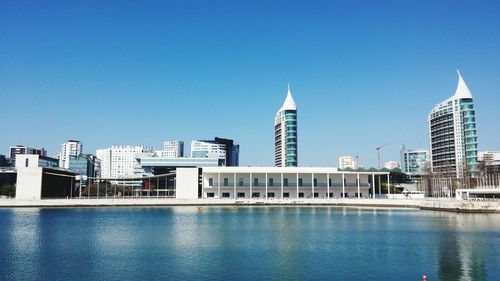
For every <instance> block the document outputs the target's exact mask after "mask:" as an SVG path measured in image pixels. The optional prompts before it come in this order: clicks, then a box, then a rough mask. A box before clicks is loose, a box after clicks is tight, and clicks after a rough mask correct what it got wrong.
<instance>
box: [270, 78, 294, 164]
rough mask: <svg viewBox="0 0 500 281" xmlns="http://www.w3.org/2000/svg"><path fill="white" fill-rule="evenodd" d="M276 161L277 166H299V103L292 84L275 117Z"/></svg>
mask: <svg viewBox="0 0 500 281" xmlns="http://www.w3.org/2000/svg"><path fill="white" fill-rule="evenodd" d="M274 163H275V166H277V167H297V165H298V153H297V105H296V104H295V101H294V100H293V97H292V92H291V91H290V85H288V94H287V96H286V99H285V102H284V103H283V106H282V107H281V108H280V110H278V112H277V113H276V117H275V119H274Z"/></svg>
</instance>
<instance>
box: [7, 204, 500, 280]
mask: <svg viewBox="0 0 500 281" xmlns="http://www.w3.org/2000/svg"><path fill="white" fill-rule="evenodd" d="M0 239H1V240H0V280H200V279H211V280H257V279H258V280H288V279H289V280H421V276H422V275H423V274H426V275H427V276H428V280H500V257H499V254H500V215H497V214H455V213H444V212H431V211H418V210H394V209H392V210H391V209H372V208H365V209H363V208H338V207H239V208H232V207H231V208H229V207H228V208H224V207H205V208H203V209H202V210H199V209H198V208H196V207H169V208H77V209H74V208H73V209H0Z"/></svg>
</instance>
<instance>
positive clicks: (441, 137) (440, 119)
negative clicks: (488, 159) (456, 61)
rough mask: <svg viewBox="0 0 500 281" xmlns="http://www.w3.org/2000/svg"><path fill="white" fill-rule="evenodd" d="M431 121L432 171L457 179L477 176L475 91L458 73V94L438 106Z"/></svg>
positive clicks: (430, 117)
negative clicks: (473, 95)
mask: <svg viewBox="0 0 500 281" xmlns="http://www.w3.org/2000/svg"><path fill="white" fill-rule="evenodd" d="M457 72H458V71H457ZM428 120H429V140H430V153H431V165H432V171H433V172H435V173H441V174H444V175H447V176H456V177H458V178H462V177H463V176H464V175H465V174H466V173H468V174H469V175H474V174H475V172H476V171H477V162H478V161H477V156H478V154H477V145H478V140H477V129H476V113H475V110H474V103H473V100H472V94H471V92H470V90H469V88H468V87H467V85H466V84H465V81H464V79H463V78H462V76H461V75H460V73H459V72H458V85H457V89H456V91H455V95H453V96H452V97H450V98H448V99H447V100H445V101H443V102H441V103H439V104H438V105H436V106H435V107H434V109H433V110H432V111H431V113H430V114H429V119H428Z"/></svg>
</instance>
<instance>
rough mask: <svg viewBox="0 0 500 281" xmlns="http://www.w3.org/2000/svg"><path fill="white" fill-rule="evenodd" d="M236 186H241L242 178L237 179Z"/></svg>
mask: <svg viewBox="0 0 500 281" xmlns="http://www.w3.org/2000/svg"><path fill="white" fill-rule="evenodd" d="M238 186H243V178H239V179H238Z"/></svg>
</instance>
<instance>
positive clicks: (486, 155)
mask: <svg viewBox="0 0 500 281" xmlns="http://www.w3.org/2000/svg"><path fill="white" fill-rule="evenodd" d="M478 160H479V161H484V162H486V163H493V162H500V151H480V152H479V153H478Z"/></svg>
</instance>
